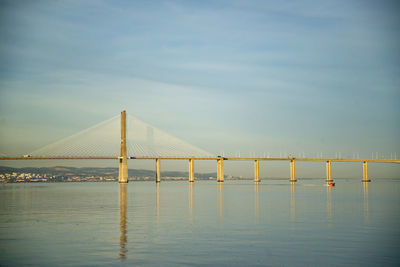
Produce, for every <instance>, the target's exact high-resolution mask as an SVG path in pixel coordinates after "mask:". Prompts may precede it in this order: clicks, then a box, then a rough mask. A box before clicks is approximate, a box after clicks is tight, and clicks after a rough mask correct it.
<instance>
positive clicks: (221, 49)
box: [0, 0, 400, 177]
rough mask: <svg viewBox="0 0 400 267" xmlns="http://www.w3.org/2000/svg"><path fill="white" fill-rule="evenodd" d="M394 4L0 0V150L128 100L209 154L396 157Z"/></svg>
mask: <svg viewBox="0 0 400 267" xmlns="http://www.w3.org/2000/svg"><path fill="white" fill-rule="evenodd" d="M399 11H400V4H398V3H397V1H364V0H363V1H354V0H346V1H341V0H335V1H317V2H316V1H234V0H231V1H224V0H223V1H175V0H172V1H101V0H99V1H86V0H79V1H74V0H71V1H40V0H39V1H27V0H26V1H24V0H21V1H5V0H0V36H1V38H0V153H2V154H4V155H22V154H26V153H29V152H30V151H33V150H36V149H38V148H40V147H43V146H45V145H47V144H50V143H53V142H55V141H57V140H59V139H62V138H65V137H67V136H70V135H72V134H74V133H76V132H79V131H81V130H83V129H86V128H88V127H90V126H92V125H95V124H97V123H99V122H101V121H104V120H106V119H109V118H111V117H114V116H116V115H118V114H119V113H120V111H121V110H123V109H126V110H127V113H128V114H130V115H132V116H134V117H136V118H139V119H140V120H142V121H144V122H146V123H148V124H150V125H153V126H154V127H157V128H158V129H161V130H162V131H164V132H167V133H169V134H171V135H172V136H176V137H178V138H180V139H182V140H184V141H186V142H188V143H190V144H193V145H195V146H198V147H200V148H202V149H204V150H206V151H209V152H211V153H215V154H224V155H237V154H238V153H240V155H241V156H247V155H256V156H263V155H264V153H265V154H267V155H270V156H276V157H278V156H280V155H284V154H288V153H290V154H292V155H299V154H300V153H301V154H304V155H306V156H315V155H317V154H318V155H319V154H320V153H323V155H324V156H335V155H339V152H340V155H341V156H342V157H344V156H347V157H353V156H354V155H357V156H359V157H364V158H371V157H376V155H378V157H385V158H390V157H395V156H396V157H397V158H400V141H399V140H400V138H399V137H400V119H399V115H400V105H399V103H400V50H399V47H400V18H399V16H398V14H399ZM36 164H37V163H36ZM357 168H358V167H357ZM310 169H313V168H311V167H310ZM388 169H389V170H387V169H386V168H385V169H383V170H382V171H383V172H384V173H383V174H382V175H387V176H390V177H395V176H396V177H398V176H399V168H396V167H394V168H392V167H391V168H388ZM249 171H250V169H249V168H247V167H243V172H242V171H241V169H236V170H233V172H235V173H238V174H241V173H248V172H249ZM357 171H358V169H357ZM343 173H346V171H343ZM344 175H345V174H344Z"/></svg>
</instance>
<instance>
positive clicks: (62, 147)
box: [0, 110, 400, 183]
mask: <svg viewBox="0 0 400 267" xmlns="http://www.w3.org/2000/svg"><path fill="white" fill-rule="evenodd" d="M33 159H117V160H119V178H118V180H119V182H120V183H127V182H128V159H131V160H132V159H153V160H155V161H156V182H160V181H161V163H160V161H161V159H171V160H172V159H185V160H189V181H190V182H193V181H194V178H195V177H194V160H216V161H217V181H218V182H223V181H224V161H226V160H245V161H254V181H255V182H257V183H258V182H260V161H289V162H290V181H291V182H296V174H295V163H296V161H321V162H326V181H327V182H332V181H333V180H332V162H362V164H363V178H362V181H363V182H369V181H370V180H369V178H368V163H369V162H380V163H400V160H393V159H345V158H306V157H303V158H295V157H286V158H285V157H279V158H272V157H221V156H217V155H214V154H212V153H209V152H207V151H205V150H203V149H201V148H198V147H196V146H193V145H191V144H189V143H187V142H185V141H182V140H180V139H178V138H176V137H173V136H171V135H169V134H167V133H165V132H163V131H161V130H159V129H157V128H155V127H153V126H150V125H149V124H146V123H144V122H142V121H140V120H139V119H137V118H135V117H133V116H130V115H127V114H126V111H125V110H124V111H122V112H121V115H120V116H119V115H118V116H115V117H113V118H111V119H108V120H106V121H103V122H101V123H99V124H96V125H94V126H92V127H90V128H88V129H85V130H83V131H81V132H79V133H76V134H74V135H71V136H69V137H67V138H64V139H62V140H59V141H57V142H55V143H53V144H49V145H47V146H44V147H42V148H39V149H37V150H35V151H32V152H31V153H29V154H26V155H24V156H22V157H5V156H0V160H33Z"/></svg>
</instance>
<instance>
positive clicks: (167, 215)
mask: <svg viewBox="0 0 400 267" xmlns="http://www.w3.org/2000/svg"><path fill="white" fill-rule="evenodd" d="M336 182H337V183H336V187H334V188H330V187H327V186H325V185H324V183H323V179H321V180H301V181H299V182H298V183H297V184H296V185H290V184H288V181H262V183H261V184H260V185H258V186H256V185H254V184H253V183H252V182H251V181H226V182H225V184H224V185H217V183H216V182H215V181H196V182H195V184H194V185H192V186H191V185H189V183H188V182H187V181H185V182H162V183H161V185H159V186H156V184H155V183H154V182H131V183H129V184H128V185H127V186H123V185H119V184H117V183H54V184H46V183H42V184H5V185H1V186H0V265H2V266H3V265H5V266H26V265H33V266H110V265H114V266H115V265H117V266H119V265H129V266H132V265H135V266H137V265H139V266H168V265H173V266H177V265H178V266H179V265H183V266H186V265H195V266H196V265H198V266H202V265H212V266H217V265H219V266H221V265H222V266H223V265H226V266H257V265H264V266H265V265H267V266H294V265H295V266H327V265H328V266H343V265H362V266H399V263H400V256H399V254H398V250H399V248H400V241H399V240H400V227H399V223H400V206H399V204H400V194H399V193H400V180H378V179H375V180H374V181H372V182H371V183H369V184H366V185H363V184H362V183H361V182H360V181H359V180H336Z"/></svg>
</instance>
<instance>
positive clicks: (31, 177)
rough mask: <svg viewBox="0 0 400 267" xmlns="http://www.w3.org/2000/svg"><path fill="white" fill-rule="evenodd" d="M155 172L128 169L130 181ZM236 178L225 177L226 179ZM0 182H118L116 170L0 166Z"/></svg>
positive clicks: (172, 176) (166, 175)
mask: <svg viewBox="0 0 400 267" xmlns="http://www.w3.org/2000/svg"><path fill="white" fill-rule="evenodd" d="M155 175H156V174H155V171H151V170H141V169H129V180H130V181H149V180H150V181H151V180H154V179H155ZM161 175H162V179H163V180H187V179H188V176H189V174H188V172H180V171H164V172H162V173H161ZM195 177H196V179H200V180H214V179H216V177H217V174H216V173H196V174H195ZM235 178H238V177H233V176H227V179H235ZM0 181H1V182H2V183H30V182H114V181H118V168H97V167H91V168H89V167H83V168H76V167H66V166H55V167H43V168H35V167H24V168H14V167H6V166H0Z"/></svg>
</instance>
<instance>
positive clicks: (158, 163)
mask: <svg viewBox="0 0 400 267" xmlns="http://www.w3.org/2000/svg"><path fill="white" fill-rule="evenodd" d="M159 182H161V160H160V159H156V183H159Z"/></svg>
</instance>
